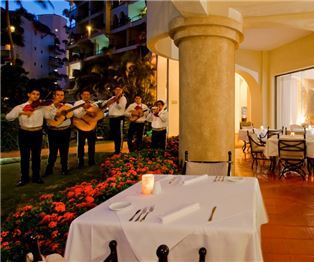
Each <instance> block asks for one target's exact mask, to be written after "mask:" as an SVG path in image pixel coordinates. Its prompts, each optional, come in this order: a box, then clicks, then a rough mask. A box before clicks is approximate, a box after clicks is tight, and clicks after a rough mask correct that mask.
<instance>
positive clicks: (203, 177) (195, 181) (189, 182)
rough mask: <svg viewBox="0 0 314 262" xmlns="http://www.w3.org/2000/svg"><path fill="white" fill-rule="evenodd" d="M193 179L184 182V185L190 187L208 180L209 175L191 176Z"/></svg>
mask: <svg viewBox="0 0 314 262" xmlns="http://www.w3.org/2000/svg"><path fill="white" fill-rule="evenodd" d="M191 177H192V178H190V179H188V180H184V181H183V185H190V184H193V183H197V182H199V181H202V180H205V179H207V178H208V175H201V176H191Z"/></svg>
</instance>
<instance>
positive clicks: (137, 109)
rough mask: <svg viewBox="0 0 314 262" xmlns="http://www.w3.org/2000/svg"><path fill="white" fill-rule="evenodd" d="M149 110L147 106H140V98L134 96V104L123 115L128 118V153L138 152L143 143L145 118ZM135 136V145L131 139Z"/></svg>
mask: <svg viewBox="0 0 314 262" xmlns="http://www.w3.org/2000/svg"><path fill="white" fill-rule="evenodd" d="M148 111H149V109H148V107H147V105H145V104H142V97H141V96H140V95H136V96H135V99H134V103H133V104H130V105H129V106H128V108H127V110H126V112H125V115H126V116H127V117H129V120H130V125H129V130H128V147H129V151H130V152H133V151H134V150H140V149H141V147H142V141H143V132H144V124H145V120H146V116H147V115H148V113H149V112H148ZM134 135H135V144H134V143H133V138H134Z"/></svg>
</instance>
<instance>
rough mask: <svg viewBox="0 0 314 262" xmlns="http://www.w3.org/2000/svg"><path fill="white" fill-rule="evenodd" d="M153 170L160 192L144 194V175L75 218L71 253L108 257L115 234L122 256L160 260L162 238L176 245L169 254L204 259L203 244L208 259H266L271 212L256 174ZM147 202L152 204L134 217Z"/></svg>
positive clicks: (70, 256) (80, 257) (69, 256)
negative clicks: (264, 239)
mask: <svg viewBox="0 0 314 262" xmlns="http://www.w3.org/2000/svg"><path fill="white" fill-rule="evenodd" d="M154 178H155V182H156V181H157V182H158V183H157V184H158V186H159V190H158V192H157V193H158V194H152V195H143V194H142V193H141V182H139V183H137V184H135V185H133V186H131V187H129V188H128V189H126V190H124V191H122V192H121V193H119V194H117V195H115V196H114V197H112V198H111V199H109V200H107V201H105V202H104V203H102V204H100V205H98V206H97V207H95V208H93V209H92V210H90V211H88V212H86V213H84V214H82V215H81V216H79V217H78V218H76V219H75V220H74V221H73V222H72V224H71V226H70V230H69V234H68V239H67V244H66V252H65V259H66V261H75V262H79V261H84V262H87V261H103V260H104V259H105V258H106V257H107V256H108V255H109V253H110V251H109V247H108V244H109V242H110V241H111V240H116V241H117V252H118V260H119V261H120V262H122V261H127V262H131V261H158V258H157V256H156V250H157V248H158V246H159V245H161V244H166V245H167V246H168V247H169V249H170V252H169V256H168V261H170V262H171V261H180V262H183V261H198V250H199V249H200V248H201V247H205V248H206V249H207V255H206V261H263V257H262V251H261V237H260V226H261V225H262V224H264V223H267V222H268V217H267V214H266V210H265V207H264V203H263V199H262V195H261V191H260V187H259V183H258V180H257V179H256V178H252V177H249V178H244V177H223V178H222V177H220V178H218V179H217V177H213V176H207V175H203V176H201V177H199V176H188V175H185V176H184V175H155V176H154ZM145 208H146V209H145ZM112 209H115V210H112ZM143 209H145V211H146V212H147V211H148V210H149V211H151V212H149V213H148V215H147V217H146V218H145V220H143V221H140V220H141V219H139V220H138V221H135V220H136V219H137V217H138V214H139V213H141V211H143ZM138 210H141V211H139V212H137V211H138ZM136 212H137V214H136V215H135V216H134V214H135V213H136ZM132 216H134V219H133V220H132V221H129V220H130V218H131V217H132ZM210 216H211V220H210V219H209V218H210ZM142 217H143V215H142V216H141V218H142ZM209 220H210V221H209Z"/></svg>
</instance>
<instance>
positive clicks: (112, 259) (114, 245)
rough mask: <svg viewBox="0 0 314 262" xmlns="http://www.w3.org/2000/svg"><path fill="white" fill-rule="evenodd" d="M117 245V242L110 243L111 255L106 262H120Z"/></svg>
mask: <svg viewBox="0 0 314 262" xmlns="http://www.w3.org/2000/svg"><path fill="white" fill-rule="evenodd" d="M117 244H118V243H117V241H116V240H111V241H110V242H109V248H110V254H109V256H107V257H106V258H105V260H104V262H118V253H117Z"/></svg>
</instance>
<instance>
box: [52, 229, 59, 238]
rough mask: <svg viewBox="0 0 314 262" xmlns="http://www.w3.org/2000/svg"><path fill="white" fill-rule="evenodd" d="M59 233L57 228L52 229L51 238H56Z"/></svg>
mask: <svg viewBox="0 0 314 262" xmlns="http://www.w3.org/2000/svg"><path fill="white" fill-rule="evenodd" d="M58 235H59V231H58V230H54V231H52V233H51V238H56V237H57V236H58Z"/></svg>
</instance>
